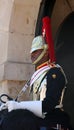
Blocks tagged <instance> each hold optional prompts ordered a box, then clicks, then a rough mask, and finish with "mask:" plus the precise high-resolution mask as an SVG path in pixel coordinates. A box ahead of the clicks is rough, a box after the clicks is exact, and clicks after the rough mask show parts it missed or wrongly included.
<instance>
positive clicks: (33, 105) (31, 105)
mask: <svg viewBox="0 0 74 130" xmlns="http://www.w3.org/2000/svg"><path fill="white" fill-rule="evenodd" d="M15 109H27V110H29V111H31V112H33V113H34V114H35V115H37V116H39V117H42V101H22V102H15V101H9V102H8V111H9V112H10V111H12V110H15Z"/></svg>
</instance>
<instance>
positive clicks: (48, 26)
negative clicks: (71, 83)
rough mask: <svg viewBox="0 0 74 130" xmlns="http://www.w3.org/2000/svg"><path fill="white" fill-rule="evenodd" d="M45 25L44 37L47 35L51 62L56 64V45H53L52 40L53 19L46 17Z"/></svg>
mask: <svg viewBox="0 0 74 130" xmlns="http://www.w3.org/2000/svg"><path fill="white" fill-rule="evenodd" d="M42 23H43V27H42V30H43V35H44V33H45V40H46V43H47V44H48V49H49V56H50V62H51V63H53V62H56V58H55V51H54V43H53V38H52V30H51V19H50V18H49V17H48V16H46V17H44V18H43V19H42Z"/></svg>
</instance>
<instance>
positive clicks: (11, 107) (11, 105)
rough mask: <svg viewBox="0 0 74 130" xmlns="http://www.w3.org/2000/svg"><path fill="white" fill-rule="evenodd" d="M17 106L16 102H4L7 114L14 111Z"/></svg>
mask: <svg viewBox="0 0 74 130" xmlns="http://www.w3.org/2000/svg"><path fill="white" fill-rule="evenodd" d="M17 105H18V102H16V101H7V102H6V106H7V108H8V112H10V111H12V110H15V109H16V106H17Z"/></svg>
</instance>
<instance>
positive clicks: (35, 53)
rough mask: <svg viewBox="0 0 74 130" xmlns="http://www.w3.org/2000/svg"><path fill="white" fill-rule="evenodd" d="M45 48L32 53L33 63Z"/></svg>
mask: <svg viewBox="0 0 74 130" xmlns="http://www.w3.org/2000/svg"><path fill="white" fill-rule="evenodd" d="M42 51H43V49H39V50H36V51H34V52H32V53H31V60H32V63H33V62H34V61H35V60H36V59H37V58H38V57H39V55H40V54H41V53H42Z"/></svg>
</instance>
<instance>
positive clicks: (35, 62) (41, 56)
mask: <svg viewBox="0 0 74 130" xmlns="http://www.w3.org/2000/svg"><path fill="white" fill-rule="evenodd" d="M47 49H48V46H47V44H45V45H44V50H43V51H42V53H41V54H40V56H39V57H38V58H37V59H36V60H35V61H34V62H33V63H32V64H33V65H35V64H37V63H38V62H39V61H40V60H41V59H42V58H43V56H44V54H45V53H46V50H47Z"/></svg>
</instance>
